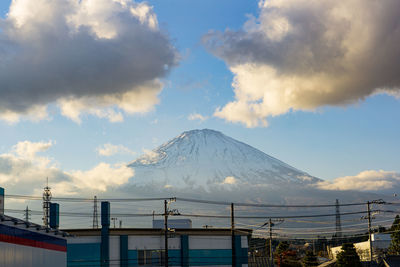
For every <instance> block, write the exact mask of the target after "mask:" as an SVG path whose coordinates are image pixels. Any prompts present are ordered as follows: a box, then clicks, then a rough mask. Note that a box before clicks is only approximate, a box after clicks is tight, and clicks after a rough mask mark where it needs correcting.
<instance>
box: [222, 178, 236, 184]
mask: <svg viewBox="0 0 400 267" xmlns="http://www.w3.org/2000/svg"><path fill="white" fill-rule="evenodd" d="M222 184H231V185H233V184H237V179H236V178H235V177H233V176H227V177H226V178H225V179H224V181H223V182H222Z"/></svg>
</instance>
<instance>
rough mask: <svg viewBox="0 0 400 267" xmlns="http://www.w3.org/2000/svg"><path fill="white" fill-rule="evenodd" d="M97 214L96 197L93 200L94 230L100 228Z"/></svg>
mask: <svg viewBox="0 0 400 267" xmlns="http://www.w3.org/2000/svg"><path fill="white" fill-rule="evenodd" d="M98 217H99V216H98V214H97V196H94V200H93V229H97V228H99V219H98Z"/></svg>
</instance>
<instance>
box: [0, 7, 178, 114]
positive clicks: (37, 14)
mask: <svg viewBox="0 0 400 267" xmlns="http://www.w3.org/2000/svg"><path fill="white" fill-rule="evenodd" d="M31 9H34V10H33V11H31ZM28 11H29V12H31V13H29V14H28V13H27V12H28ZM0 27H1V31H0V107H1V108H0V112H2V113H4V112H6V111H11V112H16V113H27V112H29V110H30V109H32V107H35V106H38V105H39V106H43V105H46V104H48V103H51V102H54V101H57V100H60V99H64V98H68V99H80V98H85V97H86V98H87V97H89V98H93V97H94V98H100V100H99V99H97V100H98V101H97V102H100V103H101V102H103V104H104V105H112V104H120V102H118V101H114V102H115V103H112V101H111V102H110V101H108V102H107V101H101V99H103V98H104V97H105V96H110V95H111V96H121V95H123V94H125V93H127V92H136V91H142V90H143V87H146V88H148V90H150V91H151V90H156V91H157V92H159V91H160V90H161V88H160V86H159V82H157V80H158V79H159V78H162V77H164V76H165V75H167V73H168V72H169V70H170V68H171V67H173V66H175V65H176V63H177V54H176V51H175V49H174V48H173V47H172V45H171V43H170V40H169V38H168V36H167V35H166V34H164V33H162V32H161V31H160V30H159V29H158V27H157V19H156V16H155V14H154V13H153V11H152V9H151V8H150V7H149V6H148V5H147V4H136V3H134V2H130V1H111V0H101V1H91V0H86V1H79V2H78V1H73V0H61V1H55V2H54V1H49V0H40V1H37V2H36V1H35V3H33V4H32V1H26V0H23V1H14V2H13V3H12V4H11V7H10V13H9V15H8V17H7V18H6V19H5V20H3V21H2V22H1V24H0ZM156 95H157V94H153V96H156ZM116 98H117V99H118V97H116ZM119 99H122V97H119ZM121 101H122V100H121ZM94 102H96V101H94ZM154 102H156V101H154V100H153V101H151V103H150V105H153V104H154ZM94 107H96V105H94Z"/></svg>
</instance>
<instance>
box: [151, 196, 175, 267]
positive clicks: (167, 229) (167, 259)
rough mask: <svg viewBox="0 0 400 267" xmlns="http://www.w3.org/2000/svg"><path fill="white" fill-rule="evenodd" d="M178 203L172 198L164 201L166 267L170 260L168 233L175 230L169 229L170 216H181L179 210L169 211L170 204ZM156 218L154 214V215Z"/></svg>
mask: <svg viewBox="0 0 400 267" xmlns="http://www.w3.org/2000/svg"><path fill="white" fill-rule="evenodd" d="M174 201H176V198H170V199H169V200H167V199H165V200H164V241H165V261H164V266H165V267H168V264H169V262H168V261H169V258H168V232H170V231H171V232H174V231H175V229H169V228H168V215H172V216H174V215H180V213H179V211H178V210H177V209H172V210H170V209H168V203H171V202H174ZM153 216H154V213H153Z"/></svg>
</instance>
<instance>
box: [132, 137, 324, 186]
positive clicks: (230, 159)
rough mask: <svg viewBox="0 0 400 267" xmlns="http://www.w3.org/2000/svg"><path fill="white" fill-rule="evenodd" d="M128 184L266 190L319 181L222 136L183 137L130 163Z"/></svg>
mask: <svg viewBox="0 0 400 267" xmlns="http://www.w3.org/2000/svg"><path fill="white" fill-rule="evenodd" d="M129 167H131V168H133V169H134V171H135V176H134V177H133V178H132V179H131V180H130V183H131V184H132V185H136V186H144V185H152V186H156V187H158V188H160V187H161V188H179V189H182V188H186V187H188V188H202V189H204V190H206V191H207V190H208V189H212V188H215V187H225V186H226V187H234V186H245V185H246V184H247V185H251V186H255V185H263V186H267V187H268V188H269V189H273V188H282V187H285V186H289V185H309V184H311V183H316V182H319V181H321V180H320V179H318V178H315V177H313V176H310V175H309V174H307V173H305V172H303V171H300V170H298V169H296V168H294V167H292V166H290V165H288V164H286V163H284V162H282V161H280V160H278V159H275V158H273V157H271V156H269V155H267V154H265V153H264V152H262V151H260V150H258V149H256V148H254V147H251V146H249V145H247V144H245V143H242V142H240V141H237V140H235V139H233V138H231V137H228V136H226V135H224V134H223V133H221V132H218V131H214V130H209V129H204V130H192V131H187V132H184V133H182V134H181V135H179V136H177V137H175V138H174V139H172V140H170V141H168V142H167V143H165V144H163V145H161V146H160V147H158V148H156V149H154V150H153V151H150V152H148V153H146V154H144V155H142V156H141V157H139V158H138V159H136V160H135V161H133V162H132V163H130V164H129Z"/></svg>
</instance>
